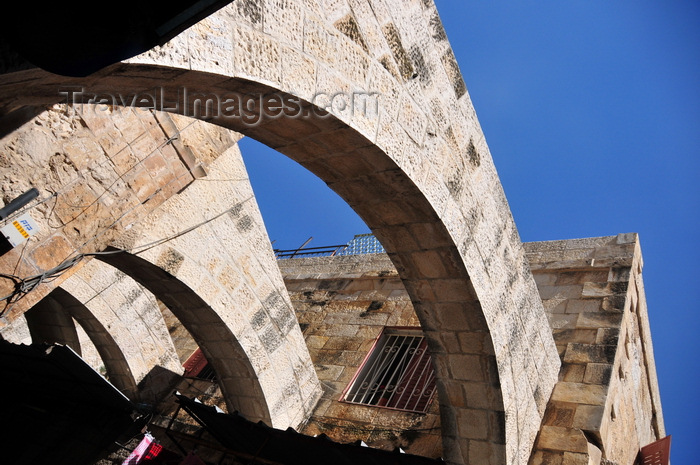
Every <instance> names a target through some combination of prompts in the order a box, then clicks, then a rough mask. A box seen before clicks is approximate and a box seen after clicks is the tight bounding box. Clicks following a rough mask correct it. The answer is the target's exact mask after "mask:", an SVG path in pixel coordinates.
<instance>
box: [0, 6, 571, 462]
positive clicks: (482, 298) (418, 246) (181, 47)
mask: <svg viewBox="0 0 700 465" xmlns="http://www.w3.org/2000/svg"><path fill="white" fill-rule="evenodd" d="M69 85H73V86H77V87H72V88H71V89H73V90H72V91H70V92H67V93H65V95H63V97H65V96H69V97H71V98H75V97H76V96H81V98H82V95H87V94H98V95H116V94H119V95H121V96H128V95H137V94H141V96H144V98H136V99H134V100H131V101H133V102H134V103H135V104H137V105H138V104H140V105H145V106H152V105H153V101H154V99H155V95H154V96H153V98H148V97H147V96H148V95H150V94H146V92H151V91H152V90H153V89H154V88H156V89H157V91H158V92H160V93H161V94H160V95H161V96H162V95H165V96H169V97H166V100H168V99H169V101H168V102H163V100H161V102H163V103H166V107H167V106H168V105H169V102H172V101H173V100H177V99H178V98H179V96H180V95H181V94H178V92H180V93H182V91H183V89H188V90H189V91H190V97H193V96H195V95H194V94H196V93H200V95H201V97H200V99H205V98H206V97H204V96H205V95H209V96H211V95H214V96H216V95H226V94H229V93H232V92H237V93H243V94H246V95H249V96H257V98H258V101H259V102H262V103H263V106H265V104H266V103H267V108H266V109H267V111H268V112H269V111H274V109H273V108H271V107H270V105H269V103H270V100H269V99H268V100H267V101H266V100H265V99H263V100H260V99H259V97H260V96H268V97H271V98H272V99H273V101H275V102H279V99H286V100H287V101H295V102H300V105H299V106H298V107H296V106H295V108H294V110H297V109H300V110H302V112H303V113H304V114H305V116H302V117H299V115H297V114H293V115H292V114H289V112H288V114H280V115H277V116H276V117H275V118H267V119H260V120H259V119H255V121H246V120H245V119H243V118H237V117H230V115H228V116H227V115H223V114H221V113H219V114H218V115H217V114H214V115H206V114H203V113H200V114H198V115H197V114H194V113H193V114H192V115H190V116H199V117H202V118H207V120H209V121H211V122H212V123H215V124H218V125H221V126H224V127H227V128H230V129H234V130H237V131H240V132H242V133H243V134H246V135H249V136H251V137H254V138H256V139H258V140H260V141H261V142H263V143H265V144H267V145H269V146H271V147H273V148H275V149H277V150H279V151H280V152H282V153H284V154H286V155H288V156H290V157H292V158H293V159H295V160H296V161H298V162H300V163H301V164H302V165H304V166H306V167H307V168H309V169H310V170H311V171H312V172H314V173H316V174H317V175H319V177H321V178H322V179H323V180H325V181H326V182H327V183H328V184H329V185H330V186H331V187H332V188H333V189H334V190H335V191H336V192H337V193H339V194H340V195H341V196H342V197H343V198H344V199H345V200H346V201H347V202H348V203H349V204H350V205H351V206H352V207H353V208H354V209H355V211H357V212H358V214H359V215H360V216H361V217H362V218H363V219H364V220H365V222H366V223H367V224H368V226H369V227H370V228H371V229H372V230H373V232H374V233H375V234H376V235H377V237H378V238H379V239H380V241H381V242H382V243H383V245H384V246H385V248H386V250H387V251H388V253H389V255H390V257H391V258H392V260H393V262H394V263H395V265H396V268H397V270H398V271H399V273H400V275H401V278H402V280H403V281H404V283H405V285H406V288H407V290H408V292H409V294H410V296H411V298H412V300H413V301H414V303H415V307H416V311H417V313H418V315H419V318H420V320H421V322H422V325H423V328H424V330H425V331H426V335H427V336H428V338H429V341H430V344H431V350H432V352H433V353H434V354H435V364H436V369H437V373H438V378H439V389H440V395H441V404H442V405H443V412H442V417H443V421H442V425H443V437H444V451H445V454H446V459H447V460H448V462H450V463H455V464H457V463H459V464H462V463H494V464H495V463H508V464H517V463H525V462H526V461H527V458H528V457H529V454H530V450H531V447H532V444H533V441H534V438H535V435H536V434H537V431H538V428H539V424H540V422H541V419H542V415H543V413H544V407H545V405H546V402H547V399H548V398H549V395H550V392H551V390H552V387H553V385H554V383H555V382H556V379H557V373H558V367H559V360H558V356H557V351H556V348H555V346H554V343H553V340H552V336H551V333H550V331H549V327H548V324H547V320H546V317H545V314H544V310H543V308H542V304H541V301H540V299H539V296H538V294H537V289H536V287H535V285H534V281H533V279H532V276H531V274H530V271H529V266H528V263H527V260H526V258H525V254H524V251H523V249H522V246H521V243H520V239H519V236H518V234H517V230H516V228H515V225H514V223H513V219H512V216H511V214H510V211H509V208H508V205H507V202H506V200H505V196H504V194H503V190H502V188H501V186H500V183H499V181H498V176H497V174H496V170H495V168H494V165H493V162H492V160H491V157H490V154H489V150H488V147H487V145H486V142H485V139H484V136H483V133H482V132H481V129H480V127H479V125H478V122H477V120H476V116H475V114H474V110H473V107H472V105H471V102H470V99H469V96H468V94H467V92H466V88H465V86H464V82H463V80H462V77H461V75H460V73H459V71H458V66H457V64H456V62H455V59H454V55H453V54H452V52H451V49H450V47H449V44H448V42H447V40H446V38H445V36H444V31H443V30H442V27H441V26H440V21H439V17H438V15H437V12H436V9H435V5H434V4H433V3H432V2H430V1H423V0H413V1H406V2H401V3H400V5H399V4H393V5H392V4H390V2H385V1H384V0H372V1H368V2H354V1H352V2H347V3H346V2H344V1H338V2H333V3H332V4H328V5H326V4H323V5H322V4H321V2H315V1H312V0H309V1H306V2H301V1H291V0H290V1H283V2H275V3H273V2H270V3H267V2H265V3H261V2H254V1H237V2H234V3H233V4H232V5H229V6H228V7H226V8H224V9H222V10H220V11H219V12H217V13H215V14H214V15H212V16H211V17H209V18H207V19H206V20H205V21H203V22H201V23H199V24H197V25H195V26H193V27H192V28H190V29H188V30H187V31H185V32H183V33H182V34H180V35H179V36H178V37H176V38H174V39H173V40H172V41H171V42H170V43H168V44H166V45H165V46H164V47H162V48H158V49H155V50H153V51H151V52H149V53H146V54H144V55H142V56H139V57H136V58H134V59H132V60H129V62H128V63H121V64H117V65H114V66H112V67H109V68H106V69H104V70H102V71H100V72H98V73H95V74H94V75H92V76H89V77H87V78H85V79H82V80H81V79H67V78H64V77H60V76H54V75H50V74H48V73H45V72H42V71H40V70H26V71H19V72H16V73H11V74H6V75H5V76H3V78H2V79H0V104H1V105H2V107H4V108H5V110H6V111H10V110H13V109H16V108H20V107H22V106H24V105H37V104H46V103H52V102H57V101H59V100H60V98H61V96H60V95H59V96H57V95H56V93H57V88H58V87H60V86H63V89H66V87H67V86H69ZM19 89H21V91H18V90H19ZM75 89H80V90H82V89H85V92H86V93H87V94H77V93H76V91H75ZM362 92H364V93H365V94H371V95H374V94H375V93H376V95H379V96H380V97H381V98H379V99H378V103H377V107H376V111H374V112H372V113H371V114H368V113H367V112H364V113H362V112H359V111H358V110H359V109H358V107H361V106H362V105H361V104H362V102H359V103H358V104H357V105H348V102H349V101H350V96H352V95H354V94H355V93H360V94H361V93H362ZM338 95H340V96H344V97H342V98H341V99H334V98H330V99H329V97H333V96H338ZM319 96H323V98H325V99H326V100H323V99H319ZM195 97H196V96H195ZM343 98H344V99H345V100H343ZM80 102H81V100H78V103H80ZM124 102H125V100H122V102H121V103H122V104H124ZM98 103H99V102H98ZM115 103H118V104H119V103H120V102H115ZM190 103H192V102H190ZM331 103H333V104H334V105H330V104H331ZM314 104H315V105H314ZM277 106H279V103H277ZM319 107H321V108H322V109H327V110H329V111H330V112H331V113H332V114H331V115H329V116H325V115H324V114H323V112H319V111H318V109H319ZM90 108H99V105H98V106H96V107H90ZM193 108H194V107H193V106H189V107H187V106H186V105H184V102H183V104H182V105H180V106H176V107H172V106H170V107H169V108H163V109H165V110H171V111H174V112H180V113H185V114H188V113H187V112H188V111H190V110H192V109H193ZM351 110H352V111H351ZM252 111H253V112H260V111H262V110H261V109H260V106H258V107H256V108H253V110H252ZM278 113H279V112H278ZM283 113H284V112H283ZM252 123H254V124H252Z"/></svg>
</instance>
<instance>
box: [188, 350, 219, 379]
mask: <svg viewBox="0 0 700 465" xmlns="http://www.w3.org/2000/svg"><path fill="white" fill-rule="evenodd" d="M182 366H183V368H184V369H185V373H184V374H183V375H182V376H183V377H185V378H197V379H204V380H207V381H213V382H216V372H214V368H212V366H211V365H210V364H209V362H208V361H207V359H206V357H204V353H203V352H202V349H200V348H199V347H198V348H197V350H195V351H194V352H192V355H190V356H189V358H188V359H187V360H186V361H185V363H183V364H182Z"/></svg>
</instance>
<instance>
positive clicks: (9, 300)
mask: <svg viewBox="0 0 700 465" xmlns="http://www.w3.org/2000/svg"><path fill="white" fill-rule="evenodd" d="M253 198H254V196H250V197H248V198H247V199H245V200H243V201H242V202H241V203H246V202H248V201H250V200H251V199H253ZM239 205H240V204H239ZM233 208H238V206H236V207H232V208H228V209H226V210H224V211H223V212H221V213H218V214H217V215H214V216H213V217H211V218H208V219H206V220H204V221H202V222H200V223H197V224H195V225H193V226H190V227H189V228H186V229H183V230H182V231H179V232H177V233H175V234H173V235H171V236H167V237H164V238H161V239H157V240H155V241H153V242H149V243H147V244H142V245H139V246H136V247H133V248H131V249H118V250H109V251H102V252H88V253H79V254H76V255H72V256H70V257H69V258H67V259H66V260H64V261H62V262H61V263H59V264H58V265H56V266H55V267H53V268H51V269H49V270H46V271H44V272H43V273H39V274H35V275H32V276H27V277H24V278H21V277H19V276H17V275H14V274H5V273H0V278H5V279H9V280H11V281H13V282H14V289H13V291H12V292H11V293H9V294H8V295H6V296H3V297H0V302H2V301H6V304H5V308H4V309H3V310H2V311H0V317H1V316H3V315H4V314H5V313H7V312H9V311H10V310H11V309H12V307H13V306H14V304H16V303H17V302H18V301H19V300H21V299H22V298H24V297H25V296H26V295H27V294H29V293H30V292H32V291H33V290H35V289H36V288H38V287H39V286H40V285H41V284H44V283H49V282H51V281H54V280H55V279H57V278H58V277H60V276H61V275H63V274H64V273H65V272H67V271H68V270H69V269H71V268H73V267H74V266H76V265H77V264H78V263H80V262H81V261H82V260H83V258H85V257H96V256H100V255H111V254H117V253H131V254H134V255H138V254H141V253H144V252H146V251H148V250H150V249H152V248H154V247H157V246H159V245H162V244H165V243H167V242H170V241H172V240H175V239H177V238H179V237H181V236H183V235H185V234H187V233H189V232H192V231H194V230H195V229H198V228H200V227H202V226H204V225H207V224H209V223H211V222H212V221H215V220H217V219H218V218H221V217H222V216H224V215H226V214H227V213H229V212H230V211H232V210H233ZM103 232H104V231H103Z"/></svg>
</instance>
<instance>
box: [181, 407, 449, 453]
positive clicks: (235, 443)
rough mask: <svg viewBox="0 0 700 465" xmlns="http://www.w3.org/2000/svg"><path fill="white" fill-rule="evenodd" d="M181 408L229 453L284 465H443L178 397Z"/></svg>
mask: <svg viewBox="0 0 700 465" xmlns="http://www.w3.org/2000/svg"><path fill="white" fill-rule="evenodd" d="M177 398H178V402H179V404H180V405H181V406H182V408H183V409H184V410H185V411H186V412H187V413H188V414H189V415H190V416H191V417H192V418H194V419H195V420H196V421H197V422H198V423H199V424H200V425H201V426H203V427H204V428H206V430H207V431H208V432H209V433H210V434H211V435H212V436H213V437H214V438H215V439H216V440H217V441H218V442H219V443H220V444H221V445H222V446H224V447H225V448H226V449H229V450H232V451H236V452H239V453H240V454H242V455H245V456H248V457H255V458H257V459H259V460H260V462H252V463H277V464H282V465H329V464H330V465H357V464H362V465H444V462H443V461H442V460H439V459H430V458H426V457H420V456H417V455H411V454H404V453H399V452H389V451H385V450H379V449H372V448H369V447H362V446H360V445H359V444H341V443H338V442H335V441H331V440H330V439H328V438H327V437H326V436H318V437H312V436H306V435H303V434H300V433H297V432H296V431H294V430H293V429H291V428H289V429H287V430H280V429H275V428H271V427H269V426H267V425H265V424H264V423H262V422H259V423H253V422H251V421H248V420H246V419H245V418H243V417H242V416H240V415H237V414H233V415H229V414H225V413H220V412H217V411H216V409H215V408H214V407H210V406H208V405H204V404H201V403H199V402H197V401H194V400H192V399H190V398H188V397H185V396H182V395H177Z"/></svg>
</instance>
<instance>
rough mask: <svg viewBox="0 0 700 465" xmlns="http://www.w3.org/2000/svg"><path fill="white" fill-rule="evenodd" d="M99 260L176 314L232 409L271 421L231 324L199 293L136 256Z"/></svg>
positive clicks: (122, 254) (100, 257)
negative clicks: (122, 273) (206, 361)
mask: <svg viewBox="0 0 700 465" xmlns="http://www.w3.org/2000/svg"><path fill="white" fill-rule="evenodd" d="M111 250H112V251H115V250H116V249H111ZM99 260H101V261H103V262H104V263H107V264H109V265H112V266H114V267H115V268H117V269H119V270H120V271H122V272H124V273H126V274H127V275H129V276H131V277H132V278H133V279H134V280H136V281H137V282H138V283H139V284H141V285H142V286H144V287H145V288H146V289H148V290H149V291H150V292H152V293H153V294H154V295H155V296H156V297H157V298H158V299H159V300H161V301H162V302H163V303H164V304H165V305H166V306H167V307H168V308H169V309H170V310H171V311H172V312H173V314H175V316H176V317H177V318H178V319H179V320H180V322H181V323H182V324H183V325H184V326H185V327H186V328H187V330H188V331H189V332H190V334H192V336H193V337H194V339H195V341H197V344H198V345H199V347H200V348H201V349H202V352H204V355H205V357H206V358H207V360H209V363H211V365H212V366H213V367H214V370H215V371H216V373H217V375H218V379H219V386H220V387H221V390H222V392H223V394H224V398H225V400H226V403H227V406H228V408H229V410H230V411H237V412H239V413H241V414H242V415H244V416H245V417H246V418H248V419H249V420H252V421H265V422H267V423H270V422H271V419H270V413H269V409H268V407H267V404H266V402H265V395H264V394H263V392H262V388H261V386H260V384H259V382H258V380H257V376H256V373H255V370H254V369H253V367H252V366H251V364H250V361H249V359H248V355H247V354H246V352H245V351H244V350H243V347H241V345H240V343H239V342H238V341H237V339H236V336H235V335H234V334H233V333H232V332H231V330H230V329H229V327H228V325H227V324H226V323H225V322H224V321H223V320H222V319H221V318H220V317H219V316H218V315H217V313H216V312H215V311H214V310H213V309H212V308H211V307H210V306H209V305H208V304H207V303H206V302H205V301H204V300H203V299H202V298H201V297H200V296H199V295H197V294H196V293H195V292H193V291H192V290H191V289H190V288H189V287H188V286H187V285H185V284H184V283H183V282H182V281H180V280H178V279H177V278H175V277H174V276H172V275H170V274H169V273H167V272H166V271H164V270H163V269H161V268H159V267H157V266H156V265H154V264H152V263H150V262H148V261H147V260H144V259H143V258H140V257H138V256H136V255H132V254H130V253H127V252H121V253H114V254H105V255H100V256H99Z"/></svg>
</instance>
